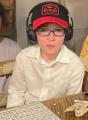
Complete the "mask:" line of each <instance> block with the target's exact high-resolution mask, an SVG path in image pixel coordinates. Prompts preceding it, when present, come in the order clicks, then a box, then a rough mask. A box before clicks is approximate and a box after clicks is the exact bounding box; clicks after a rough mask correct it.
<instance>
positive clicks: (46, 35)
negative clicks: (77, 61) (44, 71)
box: [36, 23, 65, 56]
mask: <svg viewBox="0 0 88 120" xmlns="http://www.w3.org/2000/svg"><path fill="white" fill-rule="evenodd" d="M50 31H51V32H50ZM36 36H37V41H38V44H39V45H40V48H41V52H42V54H46V55H51V56H57V55H58V53H59V52H60V50H61V47H62V45H63V42H64V38H65V34H64V30H63V28H61V27H60V26H58V25H57V24H53V23H49V24H48V25H47V26H45V25H43V26H41V27H40V28H39V30H38V31H37V32H36Z"/></svg>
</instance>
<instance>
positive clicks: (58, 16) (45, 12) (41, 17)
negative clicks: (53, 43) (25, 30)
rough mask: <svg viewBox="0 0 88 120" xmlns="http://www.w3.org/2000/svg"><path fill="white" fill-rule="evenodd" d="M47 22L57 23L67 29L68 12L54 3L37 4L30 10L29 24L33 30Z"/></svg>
mask: <svg viewBox="0 0 88 120" xmlns="http://www.w3.org/2000/svg"><path fill="white" fill-rule="evenodd" d="M47 22H52V23H57V24H59V25H60V26H62V27H63V28H65V29H68V27H69V15H68V10H67V9H66V8H65V7H64V6H63V5H61V4H59V3H56V2H43V3H39V4H38V5H36V6H35V7H34V8H33V10H32V16H31V23H32V27H33V30H35V29H36V28H38V27H39V26H40V25H42V24H44V23H47Z"/></svg>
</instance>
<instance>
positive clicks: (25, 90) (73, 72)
mask: <svg viewBox="0 0 88 120" xmlns="http://www.w3.org/2000/svg"><path fill="white" fill-rule="evenodd" d="M83 76H84V67H83V64H82V62H81V60H80V58H79V57H78V56H77V55H76V54H75V53H73V52H72V51H71V50H69V49H68V48H67V47H65V46H63V47H62V49H61V51H60V53H59V55H58V56H57V58H56V60H55V61H53V62H52V63H50V64H47V63H46V62H45V61H44V60H42V59H41V57H40V47H38V46H32V47H28V48H26V49H24V50H22V51H21V52H20V53H19V54H18V56H17V59H16V65H15V69H14V72H13V76H12V80H11V83H10V87H9V91H8V92H9V97H8V102H7V107H12V106H18V105H22V104H24V103H25V102H27V103H28V102H30V101H42V100H46V99H51V98H56V97H59V96H64V95H69V94H75V93H78V92H80V91H81V88H82V83H83Z"/></svg>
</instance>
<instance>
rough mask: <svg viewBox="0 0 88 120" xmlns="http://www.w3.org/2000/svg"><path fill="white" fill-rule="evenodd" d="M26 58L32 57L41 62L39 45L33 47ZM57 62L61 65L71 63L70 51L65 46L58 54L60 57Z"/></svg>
mask: <svg viewBox="0 0 88 120" xmlns="http://www.w3.org/2000/svg"><path fill="white" fill-rule="evenodd" d="M26 56H27V57H30V58H34V59H38V60H40V59H41V56H40V47H39V45H35V46H32V49H30V50H29V51H28V52H27V54H26ZM56 62H60V63H69V62H70V58H69V50H68V48H67V47H66V46H65V45H63V46H62V48H61V51H60V53H59V54H58V56H57V58H56Z"/></svg>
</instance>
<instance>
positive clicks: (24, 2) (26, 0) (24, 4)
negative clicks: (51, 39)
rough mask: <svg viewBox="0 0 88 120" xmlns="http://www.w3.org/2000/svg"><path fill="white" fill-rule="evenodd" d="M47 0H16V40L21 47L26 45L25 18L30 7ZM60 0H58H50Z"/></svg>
mask: <svg viewBox="0 0 88 120" xmlns="http://www.w3.org/2000/svg"><path fill="white" fill-rule="evenodd" d="M42 1H48V0H16V27H17V42H18V43H19V44H20V45H21V47H22V48H24V47H26V46H28V44H27V36H26V18H27V16H28V13H29V11H30V9H31V8H32V7H33V6H34V5H36V4H38V3H40V2H42ZM51 1H56V2H58V1H60V0H51Z"/></svg>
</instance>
